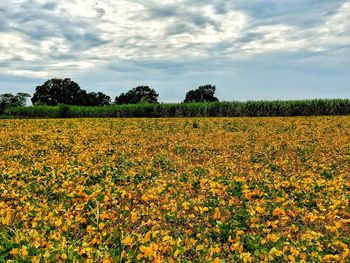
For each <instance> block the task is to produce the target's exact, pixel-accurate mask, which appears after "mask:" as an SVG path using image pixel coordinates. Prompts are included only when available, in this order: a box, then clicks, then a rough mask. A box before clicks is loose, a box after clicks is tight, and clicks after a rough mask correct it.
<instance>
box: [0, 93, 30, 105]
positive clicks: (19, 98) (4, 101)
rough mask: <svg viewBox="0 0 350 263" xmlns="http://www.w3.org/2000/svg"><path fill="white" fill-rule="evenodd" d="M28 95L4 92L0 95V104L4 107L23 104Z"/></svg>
mask: <svg viewBox="0 0 350 263" xmlns="http://www.w3.org/2000/svg"><path fill="white" fill-rule="evenodd" d="M29 97H30V95H29V94H27V93H17V94H16V95H13V94H11V93H5V94H1V95H0V104H1V105H2V107H4V108H5V107H18V106H25V105H26V101H27V98H29Z"/></svg>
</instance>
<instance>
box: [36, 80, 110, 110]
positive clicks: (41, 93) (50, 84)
mask: <svg viewBox="0 0 350 263" xmlns="http://www.w3.org/2000/svg"><path fill="white" fill-rule="evenodd" d="M32 103H33V105H49V106H55V105H57V104H67V105H77V106H103V105H108V104H110V97H109V96H107V95H105V94H103V93H102V92H98V93H95V92H91V93H88V92H86V90H83V89H81V88H80V86H79V85H78V84H77V83H76V82H74V81H72V80H71V79H68V78H65V79H50V80H47V81H46V82H45V83H44V84H43V85H41V86H37V87H36V89H35V93H34V95H33V98H32Z"/></svg>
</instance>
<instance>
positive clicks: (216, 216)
mask: <svg viewBox="0 0 350 263" xmlns="http://www.w3.org/2000/svg"><path fill="white" fill-rule="evenodd" d="M220 218H221V214H220V210H219V208H215V211H214V219H215V220H219V219H220Z"/></svg>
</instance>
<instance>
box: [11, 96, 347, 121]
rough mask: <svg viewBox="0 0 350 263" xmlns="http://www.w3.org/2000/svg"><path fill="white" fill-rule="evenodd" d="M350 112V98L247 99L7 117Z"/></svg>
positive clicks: (26, 111) (19, 111)
mask: <svg viewBox="0 0 350 263" xmlns="http://www.w3.org/2000/svg"><path fill="white" fill-rule="evenodd" d="M347 114H350V100H348V99H334V100H318V99H316V100H300V101H247V102H236V101H233V102H203V103H177V104H176V103H174V104H156V103H153V104H152V103H139V104H123V105H109V106H100V107H80V106H67V105H64V106H62V105H61V106H43V105H40V106H31V107H11V108H6V109H5V110H4V115H5V116H12V117H27V118H62V117H72V118H90V117H91V118H94V117H98V118H103V117H126V118H129V117H130V118H132V117H152V118H153V117H165V118H172V117H259V116H318V115H328V116H331V115H347Z"/></svg>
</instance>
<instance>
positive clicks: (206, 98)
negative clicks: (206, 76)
mask: <svg viewBox="0 0 350 263" xmlns="http://www.w3.org/2000/svg"><path fill="white" fill-rule="evenodd" d="M215 90H216V87H215V86H213V85H210V84H208V85H204V86H200V87H198V89H196V90H190V91H189V92H187V93H186V98H185V100H184V102H214V101H219V100H218V98H216V97H215V96H214V94H215Z"/></svg>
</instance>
